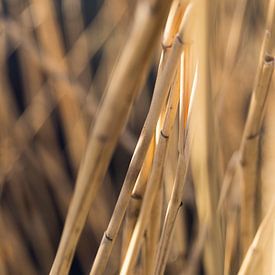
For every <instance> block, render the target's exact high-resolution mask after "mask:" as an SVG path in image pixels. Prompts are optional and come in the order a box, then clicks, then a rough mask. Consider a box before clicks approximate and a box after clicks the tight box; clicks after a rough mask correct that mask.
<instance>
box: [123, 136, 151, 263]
mask: <svg viewBox="0 0 275 275" xmlns="http://www.w3.org/2000/svg"><path fill="white" fill-rule="evenodd" d="M154 151H155V137H153V138H152V141H151V144H150V146H149V149H148V152H147V154H146V157H145V159H144V163H143V165H142V168H141V171H140V173H139V176H138V178H137V181H136V184H135V187H134V189H133V192H132V194H131V200H130V202H129V206H128V209H127V212H126V217H125V224H124V228H123V242H122V253H121V260H122V261H121V263H122V262H123V260H124V257H125V254H126V251H127V248H128V245H129V242H130V240H131V236H132V233H133V230H134V228H135V225H136V221H137V218H138V214H139V210H140V207H141V202H142V199H143V195H144V193H145V188H146V183H147V180H148V177H149V174H150V171H151V167H152V162H153V156H154Z"/></svg>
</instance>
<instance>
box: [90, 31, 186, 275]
mask: <svg viewBox="0 0 275 275" xmlns="http://www.w3.org/2000/svg"><path fill="white" fill-rule="evenodd" d="M183 29H184V28H183V27H182V29H181V30H180V32H179V35H178V36H177V38H176V40H175V42H174V44H173V46H172V48H171V49H169V51H170V53H169V58H168V57H167V63H166V64H165V66H164V68H163V71H161V72H160V75H159V76H158V78H157V81H156V85H155V89H154V94H153V99H152V103H151V106H150V110H149V112H148V115H147V118H146V121H145V124H144V126H143V130H142V132H141V135H140V138H139V141H138V144H137V146H136V150H135V152H134V155H133V157H132V160H131V163H130V165H129V169H128V172H127V174H126V177H125V180H124V183H123V187H122V190H121V192H120V195H119V198H118V201H117V204H116V207H115V209H114V213H113V216H112V218H111V221H110V223H109V226H108V228H107V231H106V232H105V234H104V236H103V239H102V241H101V245H100V247H99V250H98V253H97V256H96V259H95V261H94V264H93V267H92V271H91V274H101V273H102V272H103V271H102V270H104V268H105V266H106V263H107V259H108V257H109V255H110V252H111V249H112V246H113V243H114V240H115V239H116V236H117V234H118V231H119V228H120V225H121V222H122V220H123V216H124V213H125V211H126V208H127V205H128V203H129V199H130V195H131V192H132V189H133V185H134V183H135V181H136V179H137V177H138V173H139V171H140V169H141V167H142V163H143V160H144V157H145V154H146V153H147V150H148V146H149V144H150V141H151V139H152V136H153V133H154V130H155V127H156V124H157V121H158V118H159V115H160V112H161V110H162V107H163V105H164V102H165V99H166V98H167V94H168V91H169V87H170V84H171V82H172V78H173V76H174V74H175V70H176V66H175V64H176V63H177V61H178V60H179V57H180V54H181V52H182V48H183V45H182V43H181V37H182V35H183ZM166 48H167V47H166Z"/></svg>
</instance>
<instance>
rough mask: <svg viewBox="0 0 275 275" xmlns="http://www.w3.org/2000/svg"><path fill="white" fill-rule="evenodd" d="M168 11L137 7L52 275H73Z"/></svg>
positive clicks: (159, 5) (161, 4)
mask: <svg viewBox="0 0 275 275" xmlns="http://www.w3.org/2000/svg"><path fill="white" fill-rule="evenodd" d="M169 6H170V1H156V2H153V3H152V2H150V3H148V2H146V1H142V2H140V3H139V5H138V7H137V12H136V17H135V22H134V26H133V30H132V33H131V35H130V37H129V40H128V42H127V43H126V46H125V49H124V51H123V53H122V56H121V57H120V59H119V62H118V64H117V67H116V70H115V71H114V73H113V75H112V79H111V81H110V83H109V86H108V88H107V93H106V96H105V98H104V101H103V102H102V105H101V108H100V110H99V112H98V115H97V119H96V121H95V124H94V128H93V131H92V133H91V136H90V139H89V143H88V147H87V151H86V154H85V157H84V159H83V161H82V165H81V167H80V171H79V174H78V177H77V183H76V189H75V192H74V195H73V198H72V202H71V205H70V208H69V212H68V215H67V218H66V222H65V227H64V230H63V234H62V238H61V241H60V245H59V248H58V251H57V255H56V258H55V261H54V263H53V266H52V269H51V274H52V275H53V274H67V273H68V271H69V268H70V265H71V261H72V258H73V255H74V251H75V248H76V245H77V242H78V239H79V236H80V234H81V231H82V229H83V227H84V224H85V221H86V218H87V215H88V212H89V209H90V207H91V204H92V201H93V200H94V198H95V196H96V194H97V190H98V188H99V186H100V185H101V183H102V180H103V178H104V175H105V173H106V170H107V167H108V164H109V162H110V159H111V156H112V153H113V151H114V148H115V146H116V143H117V139H118V137H119V134H120V132H121V130H122V128H123V127H124V125H125V123H126V122H127V118H128V114H129V111H130V109H131V106H132V103H133V101H134V99H135V96H136V94H137V91H138V90H139V88H140V87H141V86H142V84H143V82H144V79H145V76H146V75H147V72H148V67H149V65H150V62H151V57H152V54H153V50H154V47H155V44H156V41H157V39H158V37H159V34H160V30H161V27H162V24H163V22H164V20H165V18H166V15H167V13H168V12H167V11H168V10H169ZM125 87H127V88H125ZM110 110H111V111H110Z"/></svg>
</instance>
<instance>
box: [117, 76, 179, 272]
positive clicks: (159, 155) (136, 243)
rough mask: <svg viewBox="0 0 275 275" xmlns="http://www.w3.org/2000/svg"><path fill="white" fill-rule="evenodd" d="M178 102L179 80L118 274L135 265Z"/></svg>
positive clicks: (171, 98) (173, 92)
mask: <svg viewBox="0 0 275 275" xmlns="http://www.w3.org/2000/svg"><path fill="white" fill-rule="evenodd" d="M178 101H179V79H178V78H177V79H176V80H175V83H174V84H173V87H172V88H171V93H170V96H169V103H168V105H167V109H166V116H165V120H164V125H163V128H162V130H161V135H160V137H159V140H158V143H157V147H156V151H155V155H154V161H153V166H152V171H151V174H150V177H149V180H148V184H147V188H146V191H145V195H144V199H143V202H142V206H141V210H140V214H139V217H138V220H137V223H136V226H135V229H134V232H133V235H132V238H131V241H130V244H129V247H128V250H127V253H126V257H125V260H124V262H123V265H122V268H121V271H120V274H131V272H132V269H133V267H134V265H135V263H136V260H137V256H138V253H139V250H140V247H141V243H142V239H143V235H144V233H145V230H146V228H147V226H148V222H149V218H150V214H151V210H152V207H153V204H154V200H155V196H156V193H157V190H158V188H160V182H161V179H162V172H163V171H162V169H163V164H164V160H165V156H166V149H167V143H168V139H169V135H170V134H171V131H172V128H173V124H174V120H175V116H176V112H177V106H178Z"/></svg>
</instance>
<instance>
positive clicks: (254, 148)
mask: <svg viewBox="0 0 275 275" xmlns="http://www.w3.org/2000/svg"><path fill="white" fill-rule="evenodd" d="M269 40H270V33H269V32H268V31H267V32H266V33H265V37H264V41H263V46H262V51H261V55H260V62H259V65H258V70H257V75H256V81H255V86H254V90H253V93H252V98H251V102H250V106H249V112H248V117H247V121H246V124H245V128H244V133H243V136H242V141H241V145H240V163H241V167H242V173H243V181H244V182H243V197H242V205H241V210H242V211H241V221H242V228H241V235H242V240H241V242H242V250H243V251H242V253H245V252H246V250H247V249H248V247H249V245H250V243H251V241H252V240H253V237H254V234H255V233H256V226H257V220H256V217H255V212H256V201H255V200H256V191H257V184H258V176H259V174H258V173H259V171H258V169H259V163H258V162H259V140H260V134H261V128H262V124H263V117H264V114H265V109H266V102H267V96H268V91H269V86H270V83H271V79H272V74H273V71H274V58H273V57H271V56H269V53H268V52H267V50H268V48H269V43H270V41H269Z"/></svg>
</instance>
